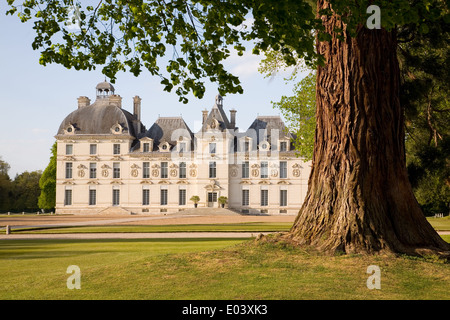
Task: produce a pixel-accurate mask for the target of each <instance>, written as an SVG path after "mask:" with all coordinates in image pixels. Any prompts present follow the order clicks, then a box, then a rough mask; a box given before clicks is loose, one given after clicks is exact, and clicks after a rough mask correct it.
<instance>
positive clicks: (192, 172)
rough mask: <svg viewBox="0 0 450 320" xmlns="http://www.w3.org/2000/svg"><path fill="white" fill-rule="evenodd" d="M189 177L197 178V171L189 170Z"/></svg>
mask: <svg viewBox="0 0 450 320" xmlns="http://www.w3.org/2000/svg"><path fill="white" fill-rule="evenodd" d="M189 175H190V176H191V177H196V176H197V170H195V169H191V170H189Z"/></svg>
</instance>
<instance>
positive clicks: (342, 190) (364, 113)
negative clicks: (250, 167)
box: [287, 0, 450, 254]
mask: <svg viewBox="0 0 450 320" xmlns="http://www.w3.org/2000/svg"><path fill="white" fill-rule="evenodd" d="M327 6H328V3H327V1H324V0H319V1H318V8H319V9H321V8H325V7H327ZM322 19H323V22H324V26H325V27H326V29H327V31H331V30H334V28H335V27H338V28H342V29H344V30H345V25H343V24H342V23H341V21H340V20H339V18H338V17H336V16H332V17H328V18H322ZM396 49H397V43H396V33H395V32H394V31H391V32H387V31H386V30H383V29H381V30H369V29H367V28H366V27H365V26H361V27H360V28H359V30H358V33H357V36H356V37H355V38H351V37H350V36H348V34H346V35H345V39H344V40H342V41H341V40H339V39H337V38H336V37H333V39H332V40H331V41H326V42H318V43H317V51H318V53H320V54H322V55H323V56H324V57H325V58H326V63H325V65H324V66H320V67H319V68H318V72H317V92H316V105H317V111H316V121H317V126H316V138H315V146H314V157H313V165H312V171H311V175H310V178H309V186H308V193H307V196H306V199H305V203H304V205H303V207H302V209H301V211H300V213H299V215H298V216H297V218H296V221H295V223H294V225H293V227H292V229H291V230H290V232H289V233H288V234H287V236H288V237H289V238H290V239H291V240H293V241H295V242H296V243H302V244H310V245H314V246H316V247H318V248H320V249H321V250H323V251H330V252H335V251H343V252H346V253H374V252H379V251H384V250H386V251H390V252H396V253H408V254H414V253H420V252H422V253H423V251H424V250H431V251H433V252H442V251H447V250H450V246H449V244H448V243H446V242H445V241H443V240H442V238H441V237H440V236H439V235H438V234H437V233H436V231H435V230H434V229H433V228H432V227H431V225H430V224H429V223H428V221H427V220H426V219H425V216H424V214H423V213H422V211H421V209H420V207H419V205H418V203H417V201H416V199H415V197H414V195H413V192H412V189H411V186H410V183H409V181H408V176H407V172H406V164H405V150H404V118H403V110H402V108H401V106H400V100H399V85H400V80H399V66H398V61H397V55H396Z"/></svg>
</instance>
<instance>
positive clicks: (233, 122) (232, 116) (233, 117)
mask: <svg viewBox="0 0 450 320" xmlns="http://www.w3.org/2000/svg"><path fill="white" fill-rule="evenodd" d="M236 112H237V111H236V110H235V109H231V110H230V126H231V129H235V128H236Z"/></svg>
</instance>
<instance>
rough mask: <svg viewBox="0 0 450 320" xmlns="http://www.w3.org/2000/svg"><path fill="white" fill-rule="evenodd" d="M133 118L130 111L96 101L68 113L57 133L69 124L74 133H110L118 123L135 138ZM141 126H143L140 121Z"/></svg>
mask: <svg viewBox="0 0 450 320" xmlns="http://www.w3.org/2000/svg"><path fill="white" fill-rule="evenodd" d="M133 120H135V116H134V115H133V114H131V113H130V112H128V111H126V110H124V109H121V108H118V107H116V106H114V105H110V104H106V103H104V102H102V101H100V102H99V101H96V102H94V103H93V104H91V105H90V106H87V107H82V108H79V109H77V110H75V111H73V112H72V113H70V114H69V115H68V116H67V117H66V118H65V119H64V120H63V121H62V123H61V125H60V126H59V129H58V133H57V134H58V135H60V134H61V135H62V134H64V129H66V128H67V127H68V126H69V125H70V124H72V125H73V126H74V127H75V134H76V135H79V134H88V135H95V134H111V127H112V126H113V125H115V124H116V123H119V124H120V125H121V126H122V128H124V131H123V132H124V133H126V132H128V133H129V134H130V135H131V136H134V137H136V138H137V136H136V133H135V131H134V126H133ZM141 127H142V128H143V125H142V123H141Z"/></svg>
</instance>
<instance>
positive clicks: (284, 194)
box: [280, 190, 287, 207]
mask: <svg viewBox="0 0 450 320" xmlns="http://www.w3.org/2000/svg"><path fill="white" fill-rule="evenodd" d="M280 206H281V207H285V206H287V190H280Z"/></svg>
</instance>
